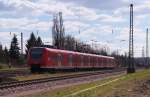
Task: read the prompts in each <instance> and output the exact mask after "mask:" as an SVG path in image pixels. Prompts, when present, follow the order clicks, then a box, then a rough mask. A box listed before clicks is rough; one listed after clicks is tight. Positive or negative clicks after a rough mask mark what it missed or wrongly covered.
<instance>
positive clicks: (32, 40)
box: [26, 32, 37, 55]
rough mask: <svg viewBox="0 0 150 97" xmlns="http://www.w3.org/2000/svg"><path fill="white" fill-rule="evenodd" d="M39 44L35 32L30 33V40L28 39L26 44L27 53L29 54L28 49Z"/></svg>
mask: <svg viewBox="0 0 150 97" xmlns="http://www.w3.org/2000/svg"><path fill="white" fill-rule="evenodd" d="M35 46H37V40H36V37H35V35H34V33H33V32H32V33H31V35H30V38H29V40H27V44H26V55H27V54H28V51H29V49H30V48H31V47H35Z"/></svg>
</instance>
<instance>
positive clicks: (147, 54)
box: [145, 28, 149, 67]
mask: <svg viewBox="0 0 150 97" xmlns="http://www.w3.org/2000/svg"><path fill="white" fill-rule="evenodd" d="M148 49H149V46H148V28H147V29H146V62H145V63H146V67H148V65H149V59H148V58H149V50H148Z"/></svg>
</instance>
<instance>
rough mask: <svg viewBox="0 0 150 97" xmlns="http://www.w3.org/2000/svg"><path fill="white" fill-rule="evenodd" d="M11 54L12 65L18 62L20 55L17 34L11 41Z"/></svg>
mask: <svg viewBox="0 0 150 97" xmlns="http://www.w3.org/2000/svg"><path fill="white" fill-rule="evenodd" d="M9 56H10V59H11V63H12V65H14V64H16V63H17V61H18V59H19V56H20V52H19V46H18V39H17V36H16V35H14V37H13V39H12V41H11V45H10V49H9Z"/></svg>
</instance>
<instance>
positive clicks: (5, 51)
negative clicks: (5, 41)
mask: <svg viewBox="0 0 150 97" xmlns="http://www.w3.org/2000/svg"><path fill="white" fill-rule="evenodd" d="M4 58H5V62H6V63H7V64H8V63H9V51H8V49H7V47H5V49H4Z"/></svg>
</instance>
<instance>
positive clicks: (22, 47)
mask: <svg viewBox="0 0 150 97" xmlns="http://www.w3.org/2000/svg"><path fill="white" fill-rule="evenodd" d="M21 54H22V55H23V33H22V32H21Z"/></svg>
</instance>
